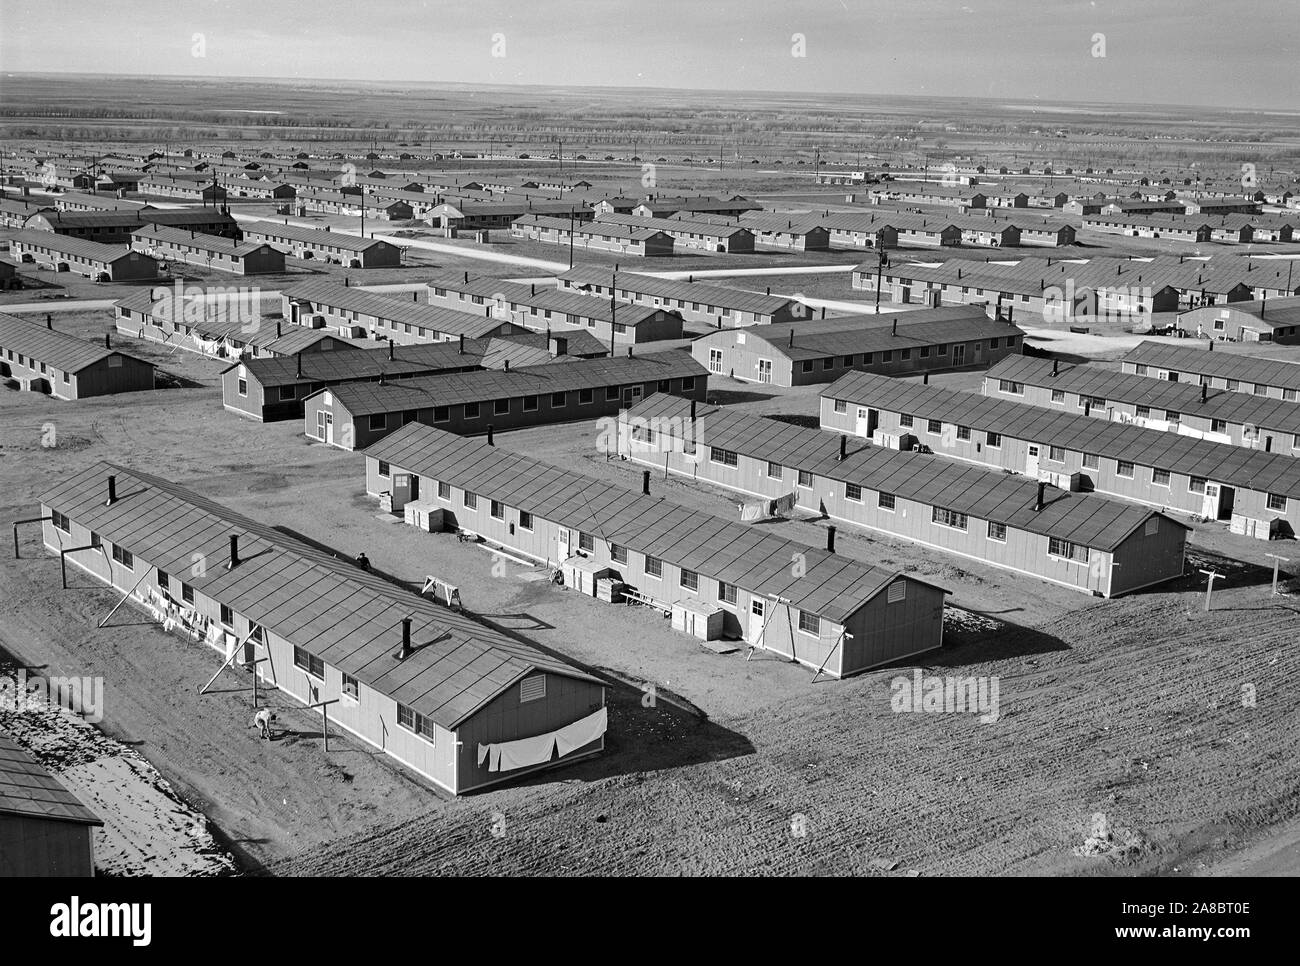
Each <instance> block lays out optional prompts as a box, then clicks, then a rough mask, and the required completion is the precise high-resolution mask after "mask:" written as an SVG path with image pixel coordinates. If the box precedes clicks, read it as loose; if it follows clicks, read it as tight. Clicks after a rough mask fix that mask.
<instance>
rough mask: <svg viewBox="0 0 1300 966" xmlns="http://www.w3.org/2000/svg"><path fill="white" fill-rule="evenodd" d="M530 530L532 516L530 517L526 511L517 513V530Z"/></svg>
mask: <svg viewBox="0 0 1300 966" xmlns="http://www.w3.org/2000/svg"><path fill="white" fill-rule="evenodd" d="M532 528H533V515H532V514H531V513H529V512H528V511H527V510H520V511H519V529H520V530H532Z"/></svg>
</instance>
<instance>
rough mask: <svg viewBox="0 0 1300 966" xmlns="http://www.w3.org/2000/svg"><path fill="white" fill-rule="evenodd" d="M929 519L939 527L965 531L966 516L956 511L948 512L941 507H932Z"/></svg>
mask: <svg viewBox="0 0 1300 966" xmlns="http://www.w3.org/2000/svg"><path fill="white" fill-rule="evenodd" d="M930 519H931V520H932V521H934V522H935V523H937V524H939V525H941V526H945V527H952V528H953V529H954V530H965V529H966V514H964V513H958V512H957V511H956V510H948V509H946V508H944V507H941V506H936V507H932V508H931V513H930Z"/></svg>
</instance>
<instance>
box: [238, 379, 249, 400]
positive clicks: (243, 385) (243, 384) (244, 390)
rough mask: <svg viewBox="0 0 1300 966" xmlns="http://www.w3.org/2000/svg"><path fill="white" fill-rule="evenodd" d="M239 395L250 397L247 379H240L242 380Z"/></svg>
mask: <svg viewBox="0 0 1300 966" xmlns="http://www.w3.org/2000/svg"><path fill="white" fill-rule="evenodd" d="M239 394H240V395H241V396H247V395H248V380H247V379H240V380H239Z"/></svg>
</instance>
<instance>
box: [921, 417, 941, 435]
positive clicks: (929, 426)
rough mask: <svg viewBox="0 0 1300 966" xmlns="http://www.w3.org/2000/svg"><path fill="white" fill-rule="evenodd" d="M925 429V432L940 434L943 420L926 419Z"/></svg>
mask: <svg viewBox="0 0 1300 966" xmlns="http://www.w3.org/2000/svg"><path fill="white" fill-rule="evenodd" d="M925 431H926V432H927V433H935V434H940V433H942V432H943V421H942V420H939V419H930V420H926V424H925Z"/></svg>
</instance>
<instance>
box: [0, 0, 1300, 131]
mask: <svg viewBox="0 0 1300 966" xmlns="http://www.w3.org/2000/svg"><path fill="white" fill-rule="evenodd" d="M195 34H202V35H203V47H204V51H203V56H201V57H200V56H195V53H194V50H195V44H196V41H195V37H194V35H195ZM795 34H801V35H803V37H804V38H805V40H804V52H805V56H802V57H798V56H794V53H795V52H796V50H795V48H796V45H797V43H798V41H797V38H794V36H793V35H795ZM1097 34H1102V35H1104V40H1102V41H1099V40H1097V39H1095V35H1097ZM495 35H501V36H502V37H503V38H504V47H502V45H501V44H500V43H499V42H498V43H497V44H496V45H495V46H496V53H498V54H500V53H503V54H504V56H494V55H493V54H494V36H495ZM1099 43H1104V53H1105V56H1094V52H1095V51H1099V50H1100V49H1101V48H1100V46H1099ZM1297 64H1300V5H1298V4H1297V3H1296V2H1295V0H1217V2H1210V0H964V2H963V0H725V2H709V0H637V2H628V0H124V2H115V0H107V2H106V0H0V68H3V69H4V70H13V71H75V72H93V73H136V74H141V73H148V74H183V75H194V76H201V77H213V76H275V77H311V78H340V79H342V78H362V79H368V80H386V81H398V80H417V81H420V80H422V81H461V82H466V83H471V84H472V83H507V84H546V85H553V84H574V85H600V86H618V87H624V86H650V87H686V88H722V89H757V90H787V91H847V92H857V93H863V94H921V95H938V96H954V95H967V96H972V97H995V98H1014V99H1015V100H1016V101H1017V102H1020V101H1021V100H1022V99H1032V98H1042V99H1045V100H1062V99H1064V100H1087V101H1122V102H1138V103H1152V102H1155V103H1171V104H1191V105H1196V104H1205V105H1214V106H1229V107H1241V108H1261V109H1269V108H1275V109H1284V110H1285V109H1290V110H1300V72H1298V71H1297Z"/></svg>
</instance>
